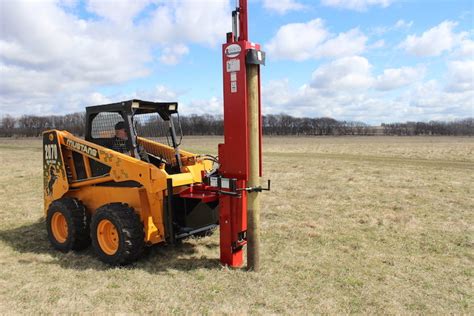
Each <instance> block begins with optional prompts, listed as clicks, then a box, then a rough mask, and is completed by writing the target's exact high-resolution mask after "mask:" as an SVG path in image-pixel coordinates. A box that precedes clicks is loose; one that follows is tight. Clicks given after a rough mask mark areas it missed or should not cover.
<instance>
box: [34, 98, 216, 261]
mask: <svg viewBox="0 0 474 316" xmlns="http://www.w3.org/2000/svg"><path fill="white" fill-rule="evenodd" d="M177 110H178V104H177V103H175V102H172V103H156V102H147V101H141V100H129V101H124V102H119V103H114V104H107V105H99V106H91V107H87V108H86V122H85V126H86V131H85V140H83V139H80V138H78V137H76V136H74V135H72V134H70V133H68V132H66V131H58V130H50V131H46V132H44V134H43V144H44V191H45V192H44V194H45V205H44V207H45V212H46V214H45V215H46V224H47V231H48V237H49V240H50V241H51V243H52V245H53V246H54V247H55V248H57V249H59V250H61V251H69V250H72V249H81V248H84V247H87V246H88V245H89V244H90V243H91V242H92V246H93V247H94V249H95V251H96V253H97V255H98V256H99V258H100V259H101V260H102V261H104V262H106V263H110V264H126V263H130V262H132V261H134V260H136V259H137V258H138V257H139V256H140V254H141V252H142V250H143V248H144V247H145V246H146V245H152V244H156V243H160V242H163V241H168V242H171V243H174V242H176V241H179V240H181V239H183V238H186V237H190V236H196V235H198V236H202V235H206V234H210V233H211V232H212V231H213V230H214V229H215V228H216V226H217V225H218V222H219V219H218V210H217V209H218V203H219V202H218V196H217V192H216V191H215V190H214V191H212V190H211V191H210V190H207V191H206V190H204V189H203V178H204V177H206V178H209V177H210V176H212V173H213V172H215V169H216V163H217V161H216V159H215V158H214V157H212V156H208V155H196V154H193V153H190V152H187V151H184V150H181V149H179V143H180V138H178V136H177V130H176V128H175V126H174V124H175V122H174V120H173V118H172V116H174V114H176V113H177ZM200 189H201V190H200Z"/></svg>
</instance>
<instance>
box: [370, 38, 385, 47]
mask: <svg viewBox="0 0 474 316" xmlns="http://www.w3.org/2000/svg"><path fill="white" fill-rule="evenodd" d="M384 46H385V41H384V40H383V39H381V40H378V41H376V42H375V43H372V44H371V45H370V46H369V48H371V49H379V48H382V47H384Z"/></svg>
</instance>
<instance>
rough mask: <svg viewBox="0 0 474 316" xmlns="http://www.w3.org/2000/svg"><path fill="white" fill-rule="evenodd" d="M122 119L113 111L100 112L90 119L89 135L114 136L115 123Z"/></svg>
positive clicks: (98, 136)
mask: <svg viewBox="0 0 474 316" xmlns="http://www.w3.org/2000/svg"><path fill="white" fill-rule="evenodd" d="M120 121H123V118H122V116H121V115H120V114H119V113H115V112H101V113H99V114H97V116H96V117H94V119H93V120H92V124H91V137H92V138H94V139H97V138H112V137H114V136H115V124H117V123H118V122H120Z"/></svg>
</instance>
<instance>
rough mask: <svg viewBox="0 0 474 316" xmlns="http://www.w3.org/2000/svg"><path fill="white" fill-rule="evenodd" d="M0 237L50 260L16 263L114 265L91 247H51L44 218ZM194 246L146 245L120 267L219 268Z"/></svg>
mask: <svg viewBox="0 0 474 316" xmlns="http://www.w3.org/2000/svg"><path fill="white" fill-rule="evenodd" d="M0 240H1V241H3V242H4V243H5V244H7V245H8V246H10V247H11V248H13V249H14V250H15V251H17V252H19V253H26V254H27V253H29V254H45V255H49V256H51V258H52V259H51V260H47V259H46V260H45V259H44V258H39V257H38V258H35V257H28V258H27V259H24V258H21V259H19V260H18V264H31V263H37V262H42V263H46V264H55V265H59V266H61V267H63V268H67V269H75V270H87V269H94V270H100V271H103V270H108V269H113V267H111V266H109V265H106V264H104V263H102V262H101V261H99V259H98V258H97V256H96V255H95V253H94V250H93V249H92V247H88V248H87V249H85V250H82V251H70V252H68V253H63V252H60V251H58V250H56V249H54V248H53V247H52V246H51V244H50V242H49V240H48V237H47V233H46V227H45V222H44V220H38V221H37V222H35V223H33V224H29V225H24V226H20V227H17V228H13V229H6V230H5V229H2V230H0ZM195 247H196V245H194V244H192V243H189V242H186V241H184V242H183V243H181V244H179V245H176V246H170V245H168V246H163V245H155V246H153V247H150V248H147V250H146V251H145V254H144V255H143V257H142V258H140V260H139V261H137V262H136V263H134V264H130V265H127V266H125V267H123V268H124V269H142V270H145V271H147V272H150V273H160V272H167V271H171V270H180V271H191V270H195V269H220V268H221V265H220V264H219V260H218V259H212V258H206V257H202V256H200V257H197V256H194V254H196V249H195ZM205 247H207V248H216V251H218V245H217V244H215V243H211V244H206V245H205Z"/></svg>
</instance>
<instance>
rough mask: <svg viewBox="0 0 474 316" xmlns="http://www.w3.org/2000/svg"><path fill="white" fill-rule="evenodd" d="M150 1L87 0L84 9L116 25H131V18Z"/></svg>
mask: <svg viewBox="0 0 474 316" xmlns="http://www.w3.org/2000/svg"><path fill="white" fill-rule="evenodd" d="M150 3H151V0H120V1H104V0H87V5H86V8H87V10H88V11H89V12H92V13H94V14H96V15H98V16H101V17H103V18H106V19H108V20H110V21H113V22H115V23H117V24H120V23H126V24H128V23H131V22H132V19H133V17H135V16H136V15H137V14H138V13H139V12H141V11H142V10H143V9H144V8H145V7H146V6H147V5H148V4H150Z"/></svg>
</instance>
